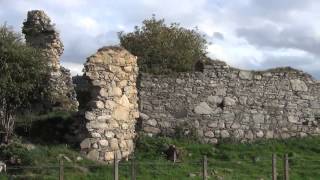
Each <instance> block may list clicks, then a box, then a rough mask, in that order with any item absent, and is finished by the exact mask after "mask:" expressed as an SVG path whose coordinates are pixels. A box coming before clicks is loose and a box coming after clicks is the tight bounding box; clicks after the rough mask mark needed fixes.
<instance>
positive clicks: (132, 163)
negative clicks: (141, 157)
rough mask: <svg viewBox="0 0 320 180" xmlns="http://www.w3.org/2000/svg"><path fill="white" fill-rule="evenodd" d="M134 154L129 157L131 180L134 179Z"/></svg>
mask: <svg viewBox="0 0 320 180" xmlns="http://www.w3.org/2000/svg"><path fill="white" fill-rule="evenodd" d="M134 158H135V157H134V154H133V155H132V158H131V180H136V170H135V159H134Z"/></svg>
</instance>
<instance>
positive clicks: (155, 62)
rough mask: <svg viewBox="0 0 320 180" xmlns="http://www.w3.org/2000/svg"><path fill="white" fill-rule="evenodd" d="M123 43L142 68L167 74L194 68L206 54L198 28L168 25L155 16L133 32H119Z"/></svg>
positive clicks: (203, 40)
mask: <svg viewBox="0 0 320 180" xmlns="http://www.w3.org/2000/svg"><path fill="white" fill-rule="evenodd" d="M118 36H119V39H120V43H121V46H123V47H124V48H126V49H127V50H128V51H130V52H131V53H132V54H134V55H135V56H138V65H139V68H140V70H141V71H142V72H148V73H154V74H164V73H170V72H172V71H174V72H184V71H191V70H193V67H194V65H195V63H196V62H198V61H199V60H202V59H203V58H204V57H205V55H206V48H207V41H206V39H205V38H204V36H203V35H202V34H200V32H199V31H198V30H197V29H191V30H190V29H186V28H183V27H180V25H179V24H178V23H172V24H170V25H169V26H168V25H166V24H165V21H164V19H160V20H157V19H156V18H155V16H153V17H152V18H151V19H146V20H144V21H143V25H142V27H139V26H136V27H135V30H134V31H133V32H130V33H124V32H119V33H118Z"/></svg>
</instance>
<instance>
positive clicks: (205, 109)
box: [194, 102, 213, 114]
mask: <svg viewBox="0 0 320 180" xmlns="http://www.w3.org/2000/svg"><path fill="white" fill-rule="evenodd" d="M194 112H195V113H196V114H212V113H213V109H212V108H211V107H210V106H209V105H208V104H207V103H206V102H201V103H200V104H199V105H198V106H196V107H195V109H194Z"/></svg>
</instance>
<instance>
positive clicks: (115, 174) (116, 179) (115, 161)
mask: <svg viewBox="0 0 320 180" xmlns="http://www.w3.org/2000/svg"><path fill="white" fill-rule="evenodd" d="M113 177H114V180H119V164H118V157H117V152H114V159H113Z"/></svg>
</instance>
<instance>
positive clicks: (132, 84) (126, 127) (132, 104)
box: [80, 46, 139, 162]
mask: <svg viewBox="0 0 320 180" xmlns="http://www.w3.org/2000/svg"><path fill="white" fill-rule="evenodd" d="M137 75H138V67H137V59H136V57H135V56H133V55H131V54H130V53H129V52H128V51H127V50H125V49H123V48H120V47H112V46H110V47H104V48H101V49H99V50H98V52H97V53H96V54H94V55H92V56H90V57H89V58H88V59H87V62H86V63H85V73H84V77H83V78H84V79H85V80H87V82H88V83H89V87H88V89H89V90H90V94H91V98H90V99H91V100H90V102H89V103H87V107H86V108H85V109H84V111H85V112H84V116H85V121H86V129H87V131H88V137H87V138H85V139H84V140H83V141H82V142H81V144H80V146H81V151H82V152H83V153H85V154H86V155H87V157H88V158H89V159H92V160H99V161H106V162H112V161H113V159H114V154H115V153H116V155H117V157H118V158H119V159H120V158H124V159H125V158H128V156H129V155H130V154H131V153H132V152H133V150H134V143H133V139H134V138H135V124H136V119H137V118H138V117H139V112H138V103H137V101H138V97H137V89H136V78H137Z"/></svg>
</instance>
